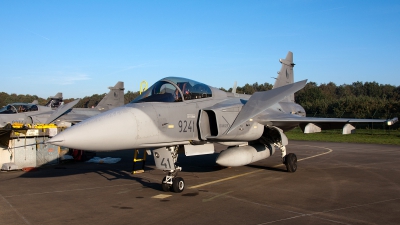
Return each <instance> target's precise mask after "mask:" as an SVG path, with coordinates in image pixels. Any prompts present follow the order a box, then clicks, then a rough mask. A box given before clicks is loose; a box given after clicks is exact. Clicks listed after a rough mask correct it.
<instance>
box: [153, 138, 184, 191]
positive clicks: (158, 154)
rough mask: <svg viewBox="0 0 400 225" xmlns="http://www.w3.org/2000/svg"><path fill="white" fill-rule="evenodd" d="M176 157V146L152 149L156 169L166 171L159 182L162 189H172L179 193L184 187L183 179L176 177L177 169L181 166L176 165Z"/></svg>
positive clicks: (179, 169)
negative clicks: (165, 174) (166, 173)
mask: <svg viewBox="0 0 400 225" xmlns="http://www.w3.org/2000/svg"><path fill="white" fill-rule="evenodd" d="M177 159H178V146H173V147H168V148H159V149H156V150H154V161H155V163H156V167H157V168H158V169H161V170H163V171H164V172H168V175H167V176H165V177H164V178H163V180H162V182H161V188H162V190H163V191H166V192H168V191H173V192H176V193H180V192H182V191H183V190H184V189H185V181H184V180H183V178H182V177H177V174H178V171H181V170H182V168H181V167H179V166H176V165H175V163H176V161H177Z"/></svg>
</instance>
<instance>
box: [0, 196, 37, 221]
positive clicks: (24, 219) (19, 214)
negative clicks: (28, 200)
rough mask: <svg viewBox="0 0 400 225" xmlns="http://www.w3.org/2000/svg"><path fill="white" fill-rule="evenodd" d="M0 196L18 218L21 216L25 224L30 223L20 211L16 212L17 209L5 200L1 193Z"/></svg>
mask: <svg viewBox="0 0 400 225" xmlns="http://www.w3.org/2000/svg"><path fill="white" fill-rule="evenodd" d="M0 197H1V198H2V199H3V200H4V201H5V202H6V203H7V204H8V206H10V208H11V209H12V210H14V212H15V213H16V214H17V215H18V216H19V218H21V219H22V220H23V221H24V222H25V223H26V224H31V223H29V221H28V220H27V219H26V218H25V217H24V216H23V215H22V214H21V213H19V212H18V210H17V209H15V208H14V206H13V205H11V203H10V202H9V201H7V199H6V198H4V197H3V195H0Z"/></svg>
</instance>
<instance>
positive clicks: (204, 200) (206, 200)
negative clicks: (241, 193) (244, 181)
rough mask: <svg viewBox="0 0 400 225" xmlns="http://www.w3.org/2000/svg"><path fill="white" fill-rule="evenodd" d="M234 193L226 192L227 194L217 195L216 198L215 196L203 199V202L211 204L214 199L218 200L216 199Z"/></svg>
mask: <svg viewBox="0 0 400 225" xmlns="http://www.w3.org/2000/svg"><path fill="white" fill-rule="evenodd" d="M232 192H233V191H228V192H225V193H222V194H219V195H216V196H214V197H211V198H207V199H203V202H209V201H212V200H213V199H216V198H218V197H221V196H224V195H227V194H229V193H232Z"/></svg>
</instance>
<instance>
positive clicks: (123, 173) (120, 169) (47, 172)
mask: <svg viewBox="0 0 400 225" xmlns="http://www.w3.org/2000/svg"><path fill="white" fill-rule="evenodd" d="M132 155H133V153H132ZM217 156H218V154H210V155H200V156H196V157H191V156H185V155H180V156H179V158H178V163H177V165H178V166H181V167H183V168H184V172H185V173H194V172H197V173H210V172H216V171H218V170H224V169H228V168H227V167H223V166H219V165H218V164H216V163H215V159H216V157H217ZM100 157H102V155H100ZM113 157H118V155H117V156H113ZM120 157H121V161H119V162H118V163H115V164H102V163H100V164H99V163H85V162H74V161H70V162H67V163H62V164H58V165H51V166H43V167H38V168H36V169H35V170H33V171H31V172H26V173H23V174H21V175H20V176H19V177H21V178H49V177H63V176H73V175H79V174H88V173H96V174H98V175H99V176H101V177H103V178H104V179H107V180H108V181H113V180H120V179H125V180H132V181H136V182H138V183H140V184H141V185H143V187H145V188H152V189H155V190H161V187H160V183H159V182H158V181H154V180H149V179H147V178H143V177H141V176H140V175H137V176H136V175H135V174H132V166H133V162H132V158H131V157H130V154H126V153H125V154H124V155H120ZM246 167H251V168H256V169H264V170H270V171H277V172H286V169H285V168H275V167H268V166H263V165H259V164H255V165H254V164H253V165H247V166H246ZM138 168H141V163H138V165H136V166H135V169H138ZM144 171H145V174H146V173H150V174H152V173H153V171H154V172H156V171H158V172H157V173H160V172H159V170H156V169H155V166H154V159H153V156H148V158H147V160H146V164H145V168H144ZM162 176H163V175H162V173H160V179H161V178H162Z"/></svg>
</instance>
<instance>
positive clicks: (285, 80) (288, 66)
mask: <svg viewBox="0 0 400 225" xmlns="http://www.w3.org/2000/svg"><path fill="white" fill-rule="evenodd" d="M279 62H280V63H281V64H282V67H281V70H280V71H279V72H278V77H277V78H276V81H275V84H274V87H273V88H272V89H274V88H278V87H282V86H285V85H288V84H292V83H294V75H293V67H294V65H295V64H294V63H293V52H291V51H289V52H288V54H287V55H286V58H285V59H279ZM282 101H285V102H294V94H291V95H289V96H286V98H285V99H284V100H282Z"/></svg>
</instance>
